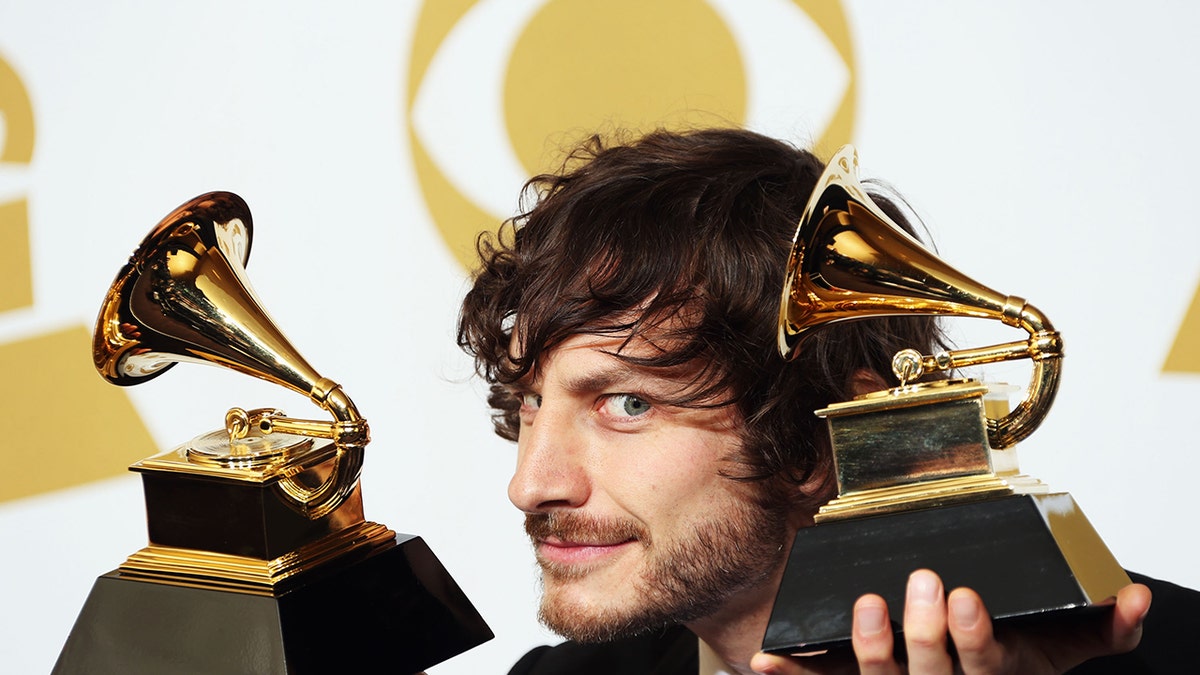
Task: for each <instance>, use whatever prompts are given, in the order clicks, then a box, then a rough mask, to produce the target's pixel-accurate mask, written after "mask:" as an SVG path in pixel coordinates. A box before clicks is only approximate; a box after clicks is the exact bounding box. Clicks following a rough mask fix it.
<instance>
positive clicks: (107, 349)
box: [92, 192, 369, 518]
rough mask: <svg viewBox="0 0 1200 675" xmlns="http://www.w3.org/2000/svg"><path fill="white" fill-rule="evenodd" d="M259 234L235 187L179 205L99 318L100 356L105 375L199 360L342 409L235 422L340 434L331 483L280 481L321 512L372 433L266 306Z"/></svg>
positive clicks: (345, 486) (148, 372) (116, 379)
mask: <svg viewBox="0 0 1200 675" xmlns="http://www.w3.org/2000/svg"><path fill="white" fill-rule="evenodd" d="M252 232H253V226H252V221H251V218H250V210H249V208H248V207H247V206H246V203H245V202H244V201H242V199H241V197H238V196H237V195H235V194H232V193H229V192H210V193H208V194H205V195H201V196H199V197H196V198H195V199H193V200H191V201H189V202H187V203H186V204H184V205H182V206H180V207H179V208H177V209H175V211H174V212H172V213H171V214H170V215H168V216H167V217H166V218H164V219H163V220H162V221H161V222H160V223H159V224H158V225H157V226H156V227H155V228H154V230H153V231H151V232H150V234H149V235H147V236H146V238H145V239H144V240H143V241H142V243H141V245H140V246H139V247H138V249H137V250H136V251H135V252H134V254H133V256H132V257H131V258H130V260H129V262H128V263H127V264H126V265H125V266H124V267H122V268H121V271H120V272H119V273H118V274H117V278H116V280H115V281H114V282H113V284H112V287H111V288H110V289H109V291H108V293H107V295H106V296H105V299H104V302H103V304H102V306H101V309H100V316H99V318H98V319H97V324H96V330H95V332H94V339H93V345H92V352H93V359H94V361H95V365H96V369H97V370H98V371H99V372H100V374H101V375H102V376H104V378H105V379H107V380H108V381H110V382H112V383H114V384H119V385H133V384H138V383H140V382H144V381H146V380H148V379H150V378H153V377H156V376H158V375H161V374H162V373H163V372H165V371H166V370H167V369H169V368H170V367H171V366H173V365H174V364H175V363H177V362H180V361H191V362H198V363H210V364H215V365H219V366H224V367H226V368H232V369H233V370H236V371H239V372H242V373H246V374H248V375H252V376H254V377H258V378H261V379H264V380H267V381H270V382H274V383H276V384H280V385H283V386H285V387H287V388H289V389H292V390H293V391H296V392H299V393H301V394H303V395H305V396H308V397H309V398H310V399H311V400H312V401H313V402H314V403H316V404H317V405H319V406H321V407H322V408H324V409H325V410H326V411H328V412H329V413H330V414H332V415H333V417H334V419H335V422H334V423H333V424H327V423H307V424H294V422H298V421H294V420H288V419H287V418H278V417H273V416H271V415H270V414H266V415H259V416H257V417H254V418H253V420H252V423H251V424H247V422H246V419H245V418H244V417H243V418H242V419H241V422H240V426H238V425H235V424H234V423H233V422H230V424H229V425H227V428H228V429H229V431H230V434H231V436H236V435H237V434H245V433H247V432H250V433H255V432H261V431H267V432H269V431H270V430H272V429H274V430H277V431H287V432H291V433H299V434H305V435H314V436H321V437H326V438H333V439H334V441H335V444H336V446H337V458H338V460H337V462H336V468H335V469H334V470H333V472H332V473H331V474H330V475H329V476H327V477H326V478H325V479H324V481H323V482H322V484H321V485H319V486H317V487H315V488H308V487H305V486H303V485H301V484H300V483H298V482H296V481H294V480H292V479H284V480H282V481H281V482H280V484H279V488H280V489H281V490H283V491H284V492H285V493H287V494H288V495H289V496H290V497H291V498H292V499H294V500H295V501H296V503H297V506H298V508H300V509H301V510H303V511H304V512H305V513H306V514H307V515H308V516H309V517H310V518H319V517H321V516H323V515H325V514H327V513H329V512H330V511H332V510H333V509H335V508H337V506H338V505H340V504H341V502H342V501H343V500H344V499H345V498H346V497H347V496H348V495H349V494H350V492H351V491H352V490H353V489H354V486H355V484H356V483H357V481H358V475H359V470H360V468H361V466H362V455H363V448H364V447H365V445H366V444H367V442H368V440H369V432H368V429H367V425H366V420H364V419H363V418H362V417H361V416H360V415H359V414H358V410H357V409H356V408H355V407H354V404H353V402H351V401H350V399H349V397H347V396H346V394H345V393H344V392H343V391H342V390H341V387H340V385H338V384H337V383H336V382H333V381H332V380H329V379H327V378H324V377H322V376H321V375H320V374H318V373H317V372H316V371H315V370H314V369H313V368H312V366H310V365H309V364H308V362H306V361H305V360H304V358H303V357H302V356H301V355H300V354H299V353H298V352H297V351H296V350H295V348H293V347H292V345H291V344H290V343H289V342H288V340H287V338H286V337H284V335H283V333H281V332H280V331H279V329H278V328H276V327H275V324H274V322H273V321H272V320H271V318H270V316H268V314H267V312H266V311H265V310H264V309H263V308H262V306H261V304H260V302H259V300H258V298H257V296H256V295H255V293H254V291H253V289H252V287H251V286H250V283H249V281H248V280H247V279H246V273H245V264H246V260H247V258H248V257H249V255H250V241H251V234H252ZM236 417H237V416H235V415H232V411H231V419H232V418H236ZM314 425H316V426H315V427H314ZM235 427H236V430H235ZM314 428H315V429H316V430H315V431H314Z"/></svg>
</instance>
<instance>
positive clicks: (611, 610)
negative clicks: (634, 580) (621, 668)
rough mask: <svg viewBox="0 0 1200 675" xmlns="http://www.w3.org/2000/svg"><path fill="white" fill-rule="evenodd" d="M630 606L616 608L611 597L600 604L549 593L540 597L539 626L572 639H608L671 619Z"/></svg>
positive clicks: (664, 624) (642, 630)
mask: <svg viewBox="0 0 1200 675" xmlns="http://www.w3.org/2000/svg"><path fill="white" fill-rule="evenodd" d="M646 610H647V608H645V607H642V606H638V605H636V604H635V605H632V606H624V607H618V606H613V605H612V604H611V600H610V601H609V602H608V603H606V604H604V605H601V606H597V605H596V604H591V603H587V604H582V603H577V602H566V601H563V600H562V599H561V598H557V599H556V598H553V597H551V596H549V595H547V596H544V597H543V598H542V606H541V609H540V611H539V615H538V618H539V619H540V620H541V622H542V625H544V626H546V628H549V629H550V630H552V631H554V632H555V633H557V634H558V635H561V636H562V637H564V638H566V639H568V640H573V641H575V642H583V643H596V642H612V641H613V640H620V639H622V638H628V637H634V636H636V635H641V634H644V633H647V632H649V631H652V630H656V629H658V628H661V627H664V626H667V625H669V624H670V623H671V621H669V620H667V619H666V618H665V617H662V616H658V615H654V614H653V613H652V612H648V611H646Z"/></svg>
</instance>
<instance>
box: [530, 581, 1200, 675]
mask: <svg viewBox="0 0 1200 675" xmlns="http://www.w3.org/2000/svg"><path fill="white" fill-rule="evenodd" d="M1129 576H1130V578H1131V579H1133V580H1134V581H1135V582H1137V583H1140V584H1146V585H1147V586H1149V587H1150V591H1151V592H1152V593H1153V594H1154V600H1153V602H1152V603H1151V605H1150V613H1149V614H1148V615H1147V616H1146V622H1145V624H1144V626H1145V629H1144V631H1143V633H1142V642H1141V644H1139V645H1138V648H1137V649H1135V650H1134V651H1132V652H1130V653H1128V654H1119V655H1116V656H1108V657H1102V658H1098V659H1093V660H1091V661H1088V662H1087V663H1085V664H1083V665H1081V666H1079V667H1077V668H1073V669H1072V670H1071V671H1070V674H1071V675H1144V674H1153V675H1176V674H1179V675H1184V674H1187V675H1190V674H1192V673H1196V672H1200V648H1197V647H1196V646H1194V645H1193V644H1192V642H1191V641H1192V640H1195V639H1196V638H1197V634H1198V633H1200V631H1198V630H1197V628H1200V592H1197V591H1194V590H1192V589H1190V588H1184V587H1182V586H1177V585H1175V584H1172V583H1169V582H1166V581H1159V580H1157V579H1152V578H1150V577H1146V576H1143V575H1140V574H1134V573H1130V575H1129ZM699 668H700V663H699V655H698V651H697V642H696V636H695V635H693V634H692V633H691V632H689V631H688V630H687V629H686V628H683V627H682V626H676V627H674V628H669V629H666V630H664V631H662V632H659V633H655V634H651V635H643V636H640V637H635V638H628V639H625V640H617V641H615V642H608V643H604V644H579V643H576V642H564V643H563V644H560V645H558V646H556V647H538V648H537V649H534V650H533V651H531V652H529V653H528V654H526V655H525V656H524V657H522V658H521V660H520V661H518V662H517V664H516V665H515V666H513V668H512V670H511V671H509V675H612V674H614V673H620V674H621V675H696V673H697V671H698V670H699Z"/></svg>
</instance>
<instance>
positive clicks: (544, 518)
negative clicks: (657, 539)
mask: <svg viewBox="0 0 1200 675" xmlns="http://www.w3.org/2000/svg"><path fill="white" fill-rule="evenodd" d="M525 531H526V532H527V533H528V534H529V538H530V539H532V540H533V544H534V549H535V550H536V551H537V558H538V562H539V563H540V564H541V565H542V567H543V569H546V570H547V571H551V570H556V571H559V572H562V573H566V574H571V573H575V574H578V573H581V572H584V571H586V570H587V569H590V568H593V567H595V566H596V565H601V564H604V563H605V562H607V561H608V560H612V559H614V558H615V557H616V556H618V555H620V554H622V553H624V552H625V551H627V550H629V549H630V548H631V547H632V546H633V545H634V544H635V543H639V542H644V541H646V539H647V537H646V535H645V532H644V531H643V529H642V528H641V527H639V526H638V525H637V524H636V523H634V522H631V521H628V520H624V519H606V518H594V517H590V516H583V515H581V514H578V513H570V512H566V513H563V512H559V513H546V514H530V515H528V516H526V519H525Z"/></svg>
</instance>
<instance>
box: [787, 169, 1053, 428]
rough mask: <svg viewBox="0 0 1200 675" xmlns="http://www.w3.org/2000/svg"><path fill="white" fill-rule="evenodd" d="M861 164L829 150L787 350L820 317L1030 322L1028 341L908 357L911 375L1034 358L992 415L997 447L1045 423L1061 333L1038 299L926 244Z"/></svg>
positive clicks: (810, 219)
mask: <svg viewBox="0 0 1200 675" xmlns="http://www.w3.org/2000/svg"><path fill="white" fill-rule="evenodd" d="M857 174H858V155H857V153H856V152H855V150H854V148H853V147H852V146H849V145H847V146H845V147H843V148H842V149H841V150H839V151H838V153H837V154H836V155H834V157H833V159H832V160H830V162H829V165H828V166H827V167H826V169H825V173H824V174H823V175H822V176H821V179H820V180H819V181H818V183H817V186H816V188H815V189H814V190H813V194H812V197H811V198H810V199H809V202H808V205H807V206H806V207H805V210H804V214H803V216H802V217H801V220H800V223H799V226H798V227H797V229H796V236H795V239H794V242H793V246H792V252H791V256H790V258H789V260H788V265H787V272H786V276H785V279H784V289H783V297H782V302H781V304H780V310H779V349H780V352H781V353H782V354H783V355H784V356H785V357H789V358H790V357H791V356H794V355H795V353H796V351H797V350H798V349H802V348H803V346H802V344H801V343H802V342H803V338H804V336H805V335H806V334H807V333H808V332H809V331H811V330H812V329H814V328H817V327H819V326H823V325H825V324H828V323H833V322H837V321H847V320H852V319H862V318H869V317H872V316H883V315H896V314H933V315H945V316H964V317H978V318H985V319H995V320H998V321H1002V322H1004V323H1005V324H1007V325H1010V326H1014V327H1019V328H1022V329H1024V330H1025V331H1026V332H1028V333H1029V338H1028V339H1027V340H1025V341H1021V342H1012V343H1006V344H1003V345H996V346H993V347H983V348H978V349H967V350H955V351H947V352H942V353H939V354H935V355H921V356H919V358H917V359H915V360H914V361H913V362H912V363H910V364H908V366H907V369H908V373H907V374H906V378H908V379H915V377H919V376H920V374H921V373H923V372H928V371H932V370H949V369H952V368H962V367H967V366H972V365H978V364H982V363H990V362H995V361H1002V360H1009V359H1019V358H1028V359H1032V361H1033V377H1032V381H1031V384H1030V387H1029V390H1028V392H1027V394H1026V398H1025V400H1023V401H1022V402H1021V403H1020V404H1019V405H1018V406H1017V407H1016V408H1015V409H1014V410H1013V411H1012V412H1011V413H1009V414H1008V415H1007V416H1005V417H1004V418H1001V419H998V420H993V419H989V420H988V441H989V443H990V444H991V447H993V448H997V449H999V448H1005V447H1008V446H1010V445H1012V444H1014V443H1016V442H1017V441H1019V440H1021V439H1022V438H1025V437H1026V436H1028V435H1029V434H1030V433H1032V432H1033V430H1034V429H1036V428H1037V426H1038V425H1039V424H1040V423H1041V421H1042V418H1043V417H1044V416H1045V414H1046V413H1047V412H1048V410H1049V408H1050V404H1051V403H1052V402H1053V400H1054V395H1055V393H1056V391H1057V389H1058V378H1059V373H1060V369H1061V367H1062V339H1061V337H1060V336H1059V334H1058V333H1057V332H1056V331H1055V330H1054V328H1053V327H1052V326H1051V325H1050V322H1049V321H1048V320H1047V319H1046V317H1045V316H1043V315H1042V313H1041V312H1040V311H1038V309H1037V308H1035V307H1034V306H1033V305H1030V304H1028V303H1026V302H1025V301H1024V300H1023V299H1021V298H1018V297H1015V296H1010V295H1004V294H1001V293H998V292H996V291H994V290H992V289H990V288H988V287H986V286H984V285H982V284H980V283H978V282H976V281H974V280H973V279H971V278H970V277H968V276H966V275H964V274H962V273H961V272H958V271H957V270H955V269H954V268H952V267H950V266H949V265H947V264H946V263H945V262H944V261H942V260H941V259H940V258H938V257H937V256H936V255H934V254H933V253H932V252H930V251H929V250H928V249H926V248H925V247H924V246H922V245H921V243H920V242H918V241H917V240H916V239H915V238H913V237H912V236H910V235H909V234H908V233H907V232H905V231H904V230H903V229H902V228H900V227H899V226H898V225H897V224H896V223H895V222H893V221H892V220H891V218H889V217H888V216H887V214H885V213H884V212H883V211H882V210H881V209H880V208H879V207H878V205H876V204H875V203H874V202H873V201H872V200H871V198H870V197H869V196H868V195H867V192H866V190H865V189H864V188H863V186H862V184H860V183H859V181H858V176H857ZM898 374H899V373H898ZM901 384H906V382H903V381H902V383H901Z"/></svg>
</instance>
